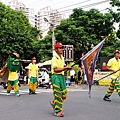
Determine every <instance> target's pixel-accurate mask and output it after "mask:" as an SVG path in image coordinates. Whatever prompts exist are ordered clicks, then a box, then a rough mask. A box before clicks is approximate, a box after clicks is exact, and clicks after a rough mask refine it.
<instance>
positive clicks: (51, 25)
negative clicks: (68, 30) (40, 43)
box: [44, 18, 56, 55]
mask: <svg viewBox="0 0 120 120" xmlns="http://www.w3.org/2000/svg"><path fill="white" fill-rule="evenodd" d="M44 21H45V22H48V23H49V24H50V28H49V30H50V32H51V33H52V51H53V55H54V54H55V51H54V45H55V43H56V39H55V33H54V25H53V23H51V22H50V21H48V19H47V18H44Z"/></svg>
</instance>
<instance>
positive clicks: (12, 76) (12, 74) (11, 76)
mask: <svg viewBox="0 0 120 120" xmlns="http://www.w3.org/2000/svg"><path fill="white" fill-rule="evenodd" d="M8 80H9V81H15V80H18V73H17V72H11V71H10V70H9V76H8Z"/></svg>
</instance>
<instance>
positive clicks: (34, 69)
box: [28, 57, 38, 95]
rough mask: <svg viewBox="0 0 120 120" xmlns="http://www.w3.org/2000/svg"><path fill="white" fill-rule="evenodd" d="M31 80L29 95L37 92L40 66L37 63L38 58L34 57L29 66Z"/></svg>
mask: <svg viewBox="0 0 120 120" xmlns="http://www.w3.org/2000/svg"><path fill="white" fill-rule="evenodd" d="M28 77H29V79H30V81H29V95H31V94H36V92H35V91H36V87H37V78H38V66H37V65H36V58H35V57H33V58H32V63H30V64H29V66H28Z"/></svg>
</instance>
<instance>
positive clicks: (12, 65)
mask: <svg viewBox="0 0 120 120" xmlns="http://www.w3.org/2000/svg"><path fill="white" fill-rule="evenodd" d="M6 67H7V69H8V72H9V75H8V86H7V95H10V91H11V90H12V89H13V88H14V92H15V95H16V96H20V94H19V86H18V72H19V71H20V59H19V54H18V53H12V54H10V56H9V58H8V60H7V63H6Z"/></svg>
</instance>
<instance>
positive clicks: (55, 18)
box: [8, 0, 65, 36]
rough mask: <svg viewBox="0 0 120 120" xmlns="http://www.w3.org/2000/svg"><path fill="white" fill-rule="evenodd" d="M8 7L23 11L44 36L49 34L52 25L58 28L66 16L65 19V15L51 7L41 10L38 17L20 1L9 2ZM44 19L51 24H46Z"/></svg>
mask: <svg viewBox="0 0 120 120" xmlns="http://www.w3.org/2000/svg"><path fill="white" fill-rule="evenodd" d="M8 6H10V7H11V8H12V9H14V10H22V11H23V13H24V14H25V16H26V17H27V18H28V19H29V22H30V24H31V25H32V26H34V27H36V28H38V29H40V30H41V31H42V33H43V35H42V36H45V35H46V34H47V32H48V31H49V27H50V24H53V25H54V26H57V25H59V24H60V21H61V19H63V18H65V16H64V17H63V15H61V14H60V13H59V12H58V11H57V10H53V9H52V8H51V7H50V6H47V7H45V8H42V9H40V10H39V11H38V13H37V14H36V15H35V10H34V9H33V8H28V7H26V6H25V5H24V4H23V3H21V2H19V1H18V0H12V1H10V2H8ZM44 18H46V19H47V20H48V21H49V22H45V21H44Z"/></svg>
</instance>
